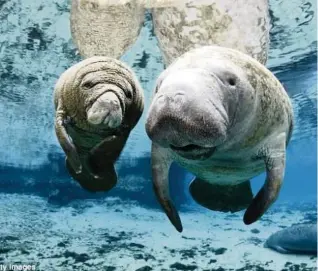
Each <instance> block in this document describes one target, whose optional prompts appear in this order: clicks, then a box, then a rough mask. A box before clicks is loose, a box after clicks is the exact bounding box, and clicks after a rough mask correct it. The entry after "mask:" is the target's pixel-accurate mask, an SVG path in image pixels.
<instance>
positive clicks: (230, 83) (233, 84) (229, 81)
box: [227, 77, 236, 87]
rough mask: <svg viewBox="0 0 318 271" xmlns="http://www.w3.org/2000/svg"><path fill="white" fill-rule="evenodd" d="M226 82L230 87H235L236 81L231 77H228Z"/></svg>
mask: <svg viewBox="0 0 318 271" xmlns="http://www.w3.org/2000/svg"><path fill="white" fill-rule="evenodd" d="M227 82H228V83H229V85H230V86H232V87H233V86H235V85H236V80H235V78H233V77H230V78H228V79H227Z"/></svg>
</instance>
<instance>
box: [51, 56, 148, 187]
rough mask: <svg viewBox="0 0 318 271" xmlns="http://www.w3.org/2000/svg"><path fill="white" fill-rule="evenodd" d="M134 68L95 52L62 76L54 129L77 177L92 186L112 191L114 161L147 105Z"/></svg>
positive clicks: (114, 180) (67, 161)
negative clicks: (96, 54)
mask: <svg viewBox="0 0 318 271" xmlns="http://www.w3.org/2000/svg"><path fill="white" fill-rule="evenodd" d="M143 102H144V98H143V91H142V89H141V87H140V85H139V83H138V80H137V79H136V77H135V75H134V73H133V72H132V70H131V69H130V68H129V67H128V66H127V65H125V64H124V63H122V62H120V61H119V60H116V59H113V58H108V57H91V58H88V59H85V60H83V61H81V62H79V63H77V64H76V65H74V66H72V67H70V68H69V69H68V70H66V71H65V72H64V73H63V74H62V75H61V77H60V78H59V79H58V81H57V83H56V86H55V92H54V104H55V110H56V116H55V131H56V135H57V138H58V140H59V143H60V145H61V146H62V148H63V150H64V152H65V154H66V157H67V159H66V167H67V169H68V171H69V172H70V174H71V175H72V177H73V178H74V179H75V180H77V181H78V182H79V183H80V185H81V186H82V187H83V188H85V189H87V190H89V191H92V192H94V191H107V190H110V189H111V188H113V187H114V186H115V184H116V182H117V174H116V172H115V169H114V162H115V161H116V160H117V158H118V157H119V155H120V153H121V151H122V149H123V148H124V146H125V143H126V140H127V139H128V136H129V134H130V132H131V130H132V129H133V128H134V127H135V125H136V124H137V122H138V120H139V118H140V116H141V114H142V112H143V107H144V103H143Z"/></svg>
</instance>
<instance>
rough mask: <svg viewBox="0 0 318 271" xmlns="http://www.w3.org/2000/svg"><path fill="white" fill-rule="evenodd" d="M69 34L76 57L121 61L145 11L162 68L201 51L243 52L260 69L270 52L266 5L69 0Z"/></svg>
mask: <svg viewBox="0 0 318 271" xmlns="http://www.w3.org/2000/svg"><path fill="white" fill-rule="evenodd" d="M71 3H72V5H71V17H70V24H71V33H72V37H73V41H74V43H75V44H76V46H77V48H78V50H79V52H80V54H81V55H82V56H84V57H90V56H94V55H103V56H110V57H114V58H119V57H121V56H122V55H123V54H124V53H125V51H126V50H128V49H129V48H130V47H131V46H132V45H133V44H134V43H135V41H136V39H137V37H138V36H139V33H140V29H141V27H142V24H143V21H144V13H145V11H146V9H149V11H150V12H151V14H152V18H153V25H154V33H155V35H156V37H157V40H158V46H159V48H160V50H161V52H162V55H163V58H164V63H165V64H166V65H169V64H170V63H172V62H173V61H174V60H175V59H176V58H178V57H179V56H181V55H182V54H184V53H185V52H187V51H189V50H190V49H193V48H197V47H200V46H204V45H218V46H224V47H229V48H233V49H236V50H239V51H242V52H244V53H246V54H248V55H250V56H252V57H254V58H255V59H257V60H258V61H260V62H261V63H262V64H265V63H266V60H267V54H268V47H269V29H270V25H269V21H270V17H269V12H268V0H237V1H233V0H213V1H211V0H195V1H193V0H121V1H118V0H72V2H71Z"/></svg>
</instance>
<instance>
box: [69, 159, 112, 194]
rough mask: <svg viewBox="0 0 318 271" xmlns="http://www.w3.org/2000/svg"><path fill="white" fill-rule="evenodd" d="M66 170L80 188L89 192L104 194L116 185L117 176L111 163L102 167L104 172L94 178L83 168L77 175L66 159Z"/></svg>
mask: <svg viewBox="0 0 318 271" xmlns="http://www.w3.org/2000/svg"><path fill="white" fill-rule="evenodd" d="M66 168H67V170H68V172H69V173H70V175H71V176H72V177H73V179H75V180H76V181H77V182H78V183H79V184H80V185H81V187H82V188H84V189H85V190H88V191H90V192H105V191H109V190H110V189H112V188H113V187H114V186H115V185H116V183H117V174H116V171H115V168H114V165H113V164H112V163H109V164H105V165H104V172H103V173H102V174H100V176H98V178H96V177H94V176H93V175H92V174H91V172H90V171H89V170H88V169H87V168H86V167H84V168H83V170H82V172H81V173H79V174H77V173H76V172H75V171H74V169H73V167H72V166H71V165H70V163H69V160H68V158H66Z"/></svg>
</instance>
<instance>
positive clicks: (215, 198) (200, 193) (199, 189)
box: [189, 178, 253, 213]
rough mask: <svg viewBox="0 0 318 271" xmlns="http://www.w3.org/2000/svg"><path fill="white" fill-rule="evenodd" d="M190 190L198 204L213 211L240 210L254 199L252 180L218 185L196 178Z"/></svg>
mask: <svg viewBox="0 0 318 271" xmlns="http://www.w3.org/2000/svg"><path fill="white" fill-rule="evenodd" d="M189 190H190V193H191V195H192V197H193V199H194V200H195V201H196V202H197V203H198V204H200V205H202V206H204V207H205V208H208V209H210V210H213V211H220V212H231V213H234V212H238V211H240V210H243V209H246V208H247V207H248V206H249V205H250V203H251V201H252V200H253V193H252V189H251V184H250V181H245V182H243V183H240V184H237V185H218V184H211V183H208V182H206V181H203V180H201V179H199V178H194V179H193V181H192V182H191V184H190V187H189Z"/></svg>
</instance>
